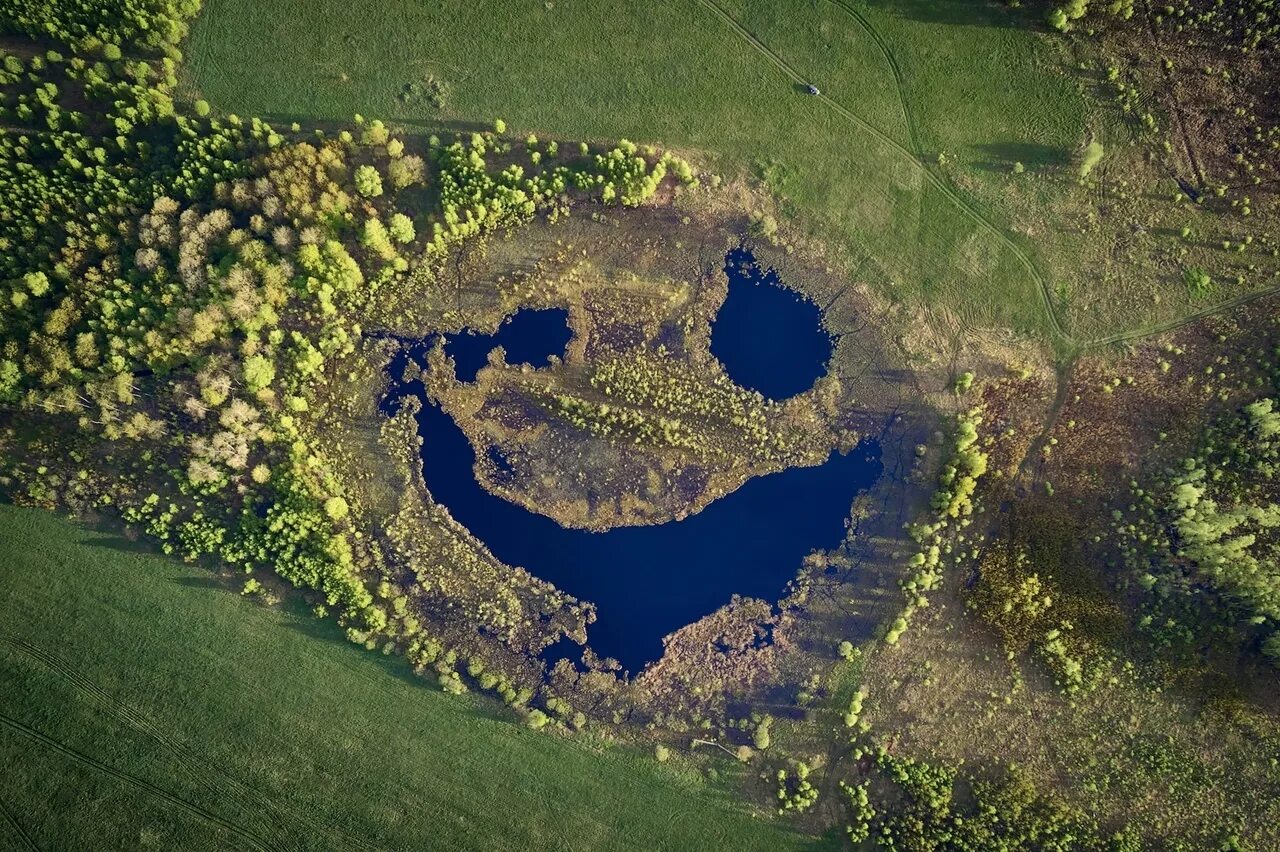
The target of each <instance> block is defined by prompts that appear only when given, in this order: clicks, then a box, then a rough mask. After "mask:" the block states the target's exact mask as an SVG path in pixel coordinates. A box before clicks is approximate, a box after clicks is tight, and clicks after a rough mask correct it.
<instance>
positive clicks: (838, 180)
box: [185, 0, 1126, 344]
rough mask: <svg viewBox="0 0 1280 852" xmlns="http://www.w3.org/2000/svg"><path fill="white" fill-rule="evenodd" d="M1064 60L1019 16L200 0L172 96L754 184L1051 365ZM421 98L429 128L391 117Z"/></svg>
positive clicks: (611, 2) (862, 262) (582, 3)
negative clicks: (502, 124)
mask: <svg viewBox="0 0 1280 852" xmlns="http://www.w3.org/2000/svg"><path fill="white" fill-rule="evenodd" d="M1062 52H1063V51H1062V50H1061V49H1060V48H1059V46H1057V45H1055V44H1054V43H1053V42H1052V40H1051V39H1048V38H1046V37H1045V36H1044V35H1042V34H1039V33H1037V32H1035V30H1034V28H1033V27H1031V26H1029V25H1028V23H1027V20H1026V19H1024V17H1023V13H1021V12H1019V11H1017V10H1009V9H1006V8H1004V7H1002V6H999V5H996V4H986V3H981V2H971V1H970V0H947V2H936V3H926V2H914V3H911V2H908V3H871V4H866V3H862V2H857V0H840V2H833V1H832V0H805V2H788V3H778V2H775V0H678V2H671V3H634V2H629V0H546V2H543V1H542V0H537V2H535V0H527V1H526V2H504V3H494V2H484V3H475V2H452V0H450V2H441V3H421V2H416V0H378V2H373V1H372V0H207V2H206V3H205V7H204V11H203V12H202V13H201V16H200V17H199V19H198V20H197V21H196V23H195V25H194V27H193V32H192V36H191V39H190V41H189V43H188V45H187V64H186V69H185V72H186V75H187V77H186V80H187V86H188V88H189V92H190V94H191V95H192V96H193V97H194V96H196V95H197V94H198V95H199V96H201V97H204V98H206V99H208V100H209V101H210V102H211V103H212V104H213V105H214V107H215V108H216V109H219V110H222V111H225V112H236V113H239V114H243V115H261V116H264V117H267V118H269V119H274V120H276V121H278V122H289V121H293V120H298V121H303V122H305V121H308V120H315V119H349V118H350V116H351V115H353V114H355V113H363V114H366V115H371V116H379V117H382V118H384V119H387V120H391V121H395V122H397V123H401V124H403V125H405V126H407V127H411V128H417V129H421V130H424V131H426V130H435V129H440V128H443V129H446V130H448V129H455V130H462V131H466V130H469V129H472V128H476V127H481V126H483V127H486V128H487V127H488V126H489V125H490V124H491V122H492V120H493V118H495V117H502V118H504V119H505V120H506V121H507V123H508V125H509V126H510V127H511V128H512V132H514V133H518V134H521V135H523V134H525V133H529V132H535V133H538V134H540V135H542V136H544V137H562V138H569V139H577V138H585V139H600V140H606V139H616V138H624V137H625V138H630V139H633V140H635V141H638V142H650V141H652V142H661V143H663V144H664V145H666V146H670V147H674V148H676V149H683V150H685V151H688V152H691V153H695V154H698V155H701V156H703V157H706V158H707V159H708V160H709V165H710V166H711V167H713V168H715V169H717V170H719V171H720V172H721V173H723V174H725V175H726V176H732V175H735V174H740V173H744V172H745V173H748V174H754V175H755V176H756V177H758V178H761V179H763V180H764V181H765V183H766V184H767V185H768V186H769V188H770V189H771V190H773V192H774V193H775V194H776V195H777V196H779V197H780V198H782V199H783V212H784V213H795V214H798V215H797V217H796V221H797V222H799V223H801V225H802V226H803V227H804V228H806V229H809V230H811V231H813V232H815V233H816V234H817V235H818V236H819V237H821V238H822V239H823V241H824V243H825V244H826V245H827V246H828V247H829V248H830V249H831V252H832V255H833V260H835V261H836V262H837V263H839V264H841V265H843V266H845V267H846V268H848V269H850V270H856V275H857V276H858V277H859V278H862V279H865V280H868V281H870V282H871V283H872V284H874V285H876V286H878V287H879V288H880V289H881V291H882V292H884V293H886V294H888V295H889V296H890V297H891V298H894V299H896V300H901V301H903V302H906V303H908V304H909V305H912V306H918V307H921V308H924V309H927V310H934V311H937V312H939V314H940V315H944V316H948V317H954V318H957V319H958V320H959V322H960V323H961V325H962V326H969V327H977V326H982V327H1007V328H1013V329H1015V330H1019V331H1023V332H1027V333H1030V334H1033V335H1036V336H1039V337H1041V338H1042V339H1045V340H1047V341H1051V342H1055V343H1058V344H1063V343H1064V341H1067V340H1069V339H1070V337H1071V336H1073V331H1074V330H1073V329H1072V328H1070V327H1069V321H1068V320H1067V319H1065V318H1063V319H1055V317H1054V316H1053V315H1052V314H1051V312H1050V303H1051V302H1052V299H1053V296H1052V294H1053V291H1054V288H1055V287H1056V286H1057V283H1058V281H1059V280H1060V279H1061V278H1062V276H1067V277H1068V280H1074V278H1075V277H1076V276H1078V275H1079V274H1080V273H1079V271H1078V267H1079V264H1078V262H1077V259H1076V258H1074V257H1073V256H1072V255H1073V254H1074V253H1075V251H1074V245H1075V243H1076V242H1078V240H1077V239H1076V238H1075V237H1074V236H1073V235H1072V234H1069V233H1067V232H1066V231H1065V229H1064V230H1062V232H1061V233H1058V232H1057V231H1053V232H1050V229H1049V228H1048V227H1047V226H1045V225H1043V224H1042V223H1040V222H1039V220H1038V219H1037V221H1036V223H1034V227H1033V226H1032V225H1031V224H1028V223H1027V222H1025V221H1022V220H1023V218H1024V217H1026V216H1029V215H1035V216H1037V217H1039V216H1043V213H1042V212H1040V211H1041V208H1042V207H1043V205H1044V203H1045V202H1046V201H1049V202H1052V201H1054V200H1055V199H1057V198H1059V197H1061V196H1063V195H1064V194H1067V193H1072V192H1075V189H1076V188H1075V185H1074V181H1071V180H1067V179H1066V178H1064V177H1063V175H1062V174H1061V172H1062V170H1063V169H1062V164H1063V163H1064V162H1066V161H1068V160H1069V159H1070V156H1071V152H1072V151H1073V150H1075V149H1076V148H1078V147H1079V146H1080V145H1081V144H1082V143H1083V141H1084V140H1085V138H1086V136H1087V131H1088V126H1089V124H1090V122H1091V121H1092V120H1093V119H1092V118H1091V114H1090V108H1089V106H1088V105H1087V103H1086V101H1085V98H1084V96H1083V94H1082V92H1081V88H1080V86H1079V84H1078V81H1077V80H1076V79H1074V78H1073V77H1072V76H1071V74H1069V73H1067V72H1066V71H1064V68H1066V67H1068V66H1067V65H1066V61H1065V59H1064V57H1063V56H1062V55H1060V54H1061V53H1062ZM429 77H430V78H433V79H435V80H437V81H440V82H442V83H443V84H444V86H445V87H446V89H447V92H446V94H445V97H444V99H443V100H444V102H443V105H442V106H441V107H439V108H436V107H434V106H433V105H431V104H430V103H428V102H427V101H426V100H424V99H421V98H416V97H409V98H405V97H402V94H403V93H405V92H406V87H407V86H410V85H412V84H414V83H421V82H422V81H424V80H426V79H427V78H429ZM807 81H812V82H813V83H815V84H817V85H818V86H819V87H820V88H821V89H822V91H823V96H822V97H817V98H815V97H809V96H806V95H804V94H803V86H802V85H801V84H802V83H803V82H807ZM940 155H941V162H940V161H939V156H940ZM1015 160H1018V161H1020V162H1024V163H1025V167H1026V169H1027V174H1026V175H1022V176H1021V177H1023V178H1025V180H1021V181H1013V180H1012V179H1011V173H1010V169H1011V167H1012V165H1013V162H1014V161H1015ZM1028 211H1035V212H1034V213H1030V212H1028ZM1024 231H1025V232H1031V233H1034V234H1036V236H1035V237H1034V238H1033V237H1032V236H1029V235H1028V234H1027V233H1024ZM1101 323H1102V324H1101V326H1100V327H1101V328H1103V329H1104V330H1108V331H1110V330H1115V329H1116V328H1124V327H1126V326H1125V317H1123V316H1107V317H1103V318H1102V320H1101ZM1089 331H1090V333H1092V329H1090V330H1089Z"/></svg>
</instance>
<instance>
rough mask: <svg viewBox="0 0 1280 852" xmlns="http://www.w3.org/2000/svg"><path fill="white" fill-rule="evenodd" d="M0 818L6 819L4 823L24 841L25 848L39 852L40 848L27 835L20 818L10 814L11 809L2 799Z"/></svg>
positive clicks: (0, 802)
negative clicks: (19, 820)
mask: <svg viewBox="0 0 1280 852" xmlns="http://www.w3.org/2000/svg"><path fill="white" fill-rule="evenodd" d="M0 816H2V817H4V821H5V822H7V823H8V824H9V827H10V828H12V829H13V833H14V834H15V835H16V836H17V838H18V839H19V840H21V841H22V845H23V846H24V847H25V848H27V849H29V850H30V852H39V849H40V847H38V846H36V844H35V841H34V840H32V839H31V835H29V834H27V832H26V831H25V830H24V829H23V828H22V824H21V823H19V822H18V818H17V817H15V816H14V815H13V814H12V813H10V812H9V809H8V808H7V807H5V805H4V800H3V799H0Z"/></svg>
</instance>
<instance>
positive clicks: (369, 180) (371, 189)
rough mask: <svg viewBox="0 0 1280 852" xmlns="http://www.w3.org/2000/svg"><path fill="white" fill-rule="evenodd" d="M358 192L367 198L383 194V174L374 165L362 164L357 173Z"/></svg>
mask: <svg viewBox="0 0 1280 852" xmlns="http://www.w3.org/2000/svg"><path fill="white" fill-rule="evenodd" d="M355 185H356V192H358V193H360V194H361V195H363V196H364V197H365V198H377V197H378V196H379V195H382V176H381V175H380V174H378V170H377V169H375V168H374V167H373V166H360V167H359V168H357V169H356V173H355Z"/></svg>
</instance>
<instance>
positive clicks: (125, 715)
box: [0, 632, 371, 849]
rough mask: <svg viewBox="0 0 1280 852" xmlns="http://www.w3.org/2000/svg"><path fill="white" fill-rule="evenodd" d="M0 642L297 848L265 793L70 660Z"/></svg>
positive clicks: (338, 838)
mask: <svg viewBox="0 0 1280 852" xmlns="http://www.w3.org/2000/svg"><path fill="white" fill-rule="evenodd" d="M0 642H3V643H4V644H7V645H9V646H10V647H11V648H13V649H14V650H15V651H18V652H19V653H21V654H24V655H26V656H27V657H29V658H31V659H33V660H35V661H36V662H38V663H40V664H41V665H43V666H45V667H46V668H47V669H49V670H50V671H51V672H53V673H54V674H56V675H58V676H59V677H61V678H63V679H64V680H66V681H67V682H68V683H69V684H71V686H72V687H74V688H75V689H76V690H77V691H79V692H80V693H82V694H83V695H85V696H87V697H88V698H90V699H91V700H92V701H94V702H96V703H97V704H98V705H99V706H101V707H102V708H103V709H105V710H106V711H107V712H108V713H110V714H111V715H113V716H115V717H116V718H117V719H119V720H120V721H122V722H124V723H125V724H126V725H128V726H129V727H131V728H133V729H135V730H137V731H138V732H140V733H142V734H144V735H145V736H147V737H150V738H151V739H152V740H154V741H155V742H157V743H159V744H160V745H161V746H163V747H164V748H165V749H167V750H168V751H169V752H171V753H172V754H173V756H174V757H175V759H176V760H177V761H178V763H179V764H181V765H182V767H183V768H184V769H186V770H187V771H188V773H190V775H191V777H192V778H193V779H194V780H195V781H196V782H197V783H198V784H199V785H200V786H201V787H203V788H204V789H206V790H207V791H209V792H211V793H214V794H216V795H218V796H234V797H238V798H240V799H241V800H242V801H243V802H245V803H246V805H248V804H250V803H252V804H254V805H256V806H259V807H260V808H261V809H262V812H261V816H262V818H263V820H264V821H265V822H267V823H269V824H270V829H271V830H272V833H273V834H274V835H275V837H276V840H277V844H276V847H275V848H285V849H292V848H296V844H294V843H293V842H292V841H291V840H290V839H289V838H290V835H291V834H292V832H291V830H290V827H289V826H288V825H287V824H286V823H285V822H284V820H283V819H282V818H281V815H282V813H284V812H283V810H282V809H281V808H279V807H278V806H276V805H274V804H273V803H272V802H271V801H270V800H269V799H268V798H266V797H265V796H264V795H263V794H262V793H261V792H259V791H258V790H255V789H254V788H252V787H250V786H249V785H247V784H245V783H243V782H241V781H239V780H238V779H236V778H234V777H232V776H231V775H228V774H227V773H226V772H223V771H221V770H219V769H217V768H216V767H215V766H213V765H212V764H211V763H210V762H209V761H208V760H206V759H204V758H201V757H200V756H199V755H197V754H195V753H194V752H192V751H191V750H190V749H189V748H188V747H187V746H186V745H185V744H184V743H183V742H181V741H180V740H178V739H176V738H174V737H173V736H171V735H169V734H167V733H166V732H165V731H164V730H163V729H162V728H160V727H159V726H158V725H157V724H156V723H155V722H153V721H152V720H151V719H149V718H148V717H147V716H145V715H144V714H142V713H140V712H139V711H137V710H135V709H133V708H132V707H130V706H129V705H128V704H126V703H124V702H122V701H120V700H118V699H116V698H115V697H113V696H112V695H110V694H109V693H107V692H106V691H104V690H103V689H102V688H101V687H99V686H98V685H97V684H95V683H93V682H92V681H91V680H89V679H88V678H86V677H84V676H83V675H81V674H79V673H78V672H76V671H75V670H74V669H72V668H71V666H69V665H68V664H67V663H66V662H64V661H63V660H61V659H60V658H58V657H57V656H55V655H54V654H51V653H49V652H47V651H45V650H43V649H41V648H39V647H37V646H35V645H32V644H31V643H29V642H26V641H24V640H22V639H19V638H17V637H14V636H10V635H7V634H5V633H2V632H0ZM214 775H217V776H221V779H222V780H221V781H218V780H215V779H214V777H212V776H214ZM284 815H285V816H288V817H290V818H291V819H294V820H296V817H293V816H292V815H289V814H287V813H285V814H284ZM309 824H310V825H312V827H314V828H316V829H318V830H320V831H321V832H324V833H325V834H326V835H327V836H328V837H327V839H329V840H330V841H335V842H338V843H339V844H340V845H342V846H344V847H346V848H350V847H359V848H365V849H368V848H371V847H369V846H368V845H367V844H365V843H363V842H362V841H360V840H356V839H353V838H349V837H346V836H342V835H336V834H335V833H334V832H332V831H331V830H330V829H328V828H327V827H325V826H323V825H318V824H316V823H314V822H313V823H309Z"/></svg>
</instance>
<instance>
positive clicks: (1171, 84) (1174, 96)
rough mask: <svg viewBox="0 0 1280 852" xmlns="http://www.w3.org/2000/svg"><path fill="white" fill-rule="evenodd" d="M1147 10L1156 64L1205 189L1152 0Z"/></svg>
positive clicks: (1200, 186)
mask: <svg viewBox="0 0 1280 852" xmlns="http://www.w3.org/2000/svg"><path fill="white" fill-rule="evenodd" d="M1143 8H1144V9H1145V11H1146V19H1147V31H1148V32H1149V33H1151V46H1152V47H1154V48H1155V54H1156V64H1157V65H1159V66H1160V77H1161V79H1163V80H1164V84H1165V87H1166V88H1167V89H1168V90H1169V100H1170V101H1171V102H1172V104H1173V115H1174V117H1175V118H1176V119H1177V120H1178V133H1179V135H1180V136H1181V137H1182V147H1183V149H1184V150H1185V151H1186V152H1187V161H1188V163H1190V165H1191V173H1192V174H1193V175H1195V178H1196V183H1197V184H1198V186H1197V187H1196V188H1197V189H1199V190H1200V191H1202V192H1203V191H1204V171H1203V170H1201V168H1200V158H1199V157H1197V156H1196V149H1195V146H1194V145H1193V144H1192V142H1191V134H1190V133H1188V132H1187V117H1186V115H1185V114H1184V112H1183V109H1182V101H1180V100H1179V99H1178V88H1177V83H1176V82H1175V81H1174V78H1173V74H1172V72H1170V71H1169V69H1168V68H1166V67H1165V64H1164V61H1163V60H1162V59H1161V58H1160V57H1162V56H1163V53H1162V52H1161V50H1160V47H1161V45H1160V31H1159V30H1157V29H1156V22H1155V20H1154V19H1153V18H1152V15H1151V0H1147V2H1146V3H1144V4H1143Z"/></svg>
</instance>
